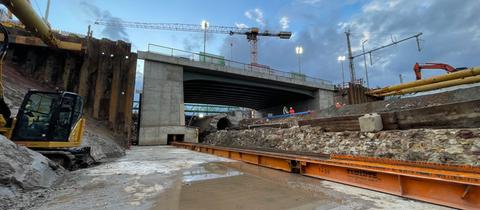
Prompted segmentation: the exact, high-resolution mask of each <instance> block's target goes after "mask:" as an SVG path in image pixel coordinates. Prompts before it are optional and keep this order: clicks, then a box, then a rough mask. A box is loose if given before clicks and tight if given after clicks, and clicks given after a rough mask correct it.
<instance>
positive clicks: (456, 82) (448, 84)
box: [377, 75, 480, 96]
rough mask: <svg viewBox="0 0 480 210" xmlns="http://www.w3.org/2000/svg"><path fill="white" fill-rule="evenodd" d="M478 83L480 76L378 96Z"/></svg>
mask: <svg viewBox="0 0 480 210" xmlns="http://www.w3.org/2000/svg"><path fill="white" fill-rule="evenodd" d="M477 82H480V75H477V76H471V77H466V78H461V79H454V80H449V81H444V82H437V83H433V84H428V85H422V86H417V87H411V88H405V89H401V90H397V91H392V92H388V93H380V94H378V95H377V96H391V95H403V94H407V93H416V92H423V91H429V90H436V89H440V88H445V87H451V86H456V85H463V84H471V83H477Z"/></svg>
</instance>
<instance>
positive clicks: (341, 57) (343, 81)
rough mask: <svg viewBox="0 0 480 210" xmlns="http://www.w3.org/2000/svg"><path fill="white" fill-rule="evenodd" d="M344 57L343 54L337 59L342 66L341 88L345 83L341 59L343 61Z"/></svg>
mask: <svg viewBox="0 0 480 210" xmlns="http://www.w3.org/2000/svg"><path fill="white" fill-rule="evenodd" d="M345 59H346V57H345V56H344V55H341V56H338V58H337V61H338V62H340V65H341V66H342V88H343V85H344V84H345V73H344V72H343V61H345Z"/></svg>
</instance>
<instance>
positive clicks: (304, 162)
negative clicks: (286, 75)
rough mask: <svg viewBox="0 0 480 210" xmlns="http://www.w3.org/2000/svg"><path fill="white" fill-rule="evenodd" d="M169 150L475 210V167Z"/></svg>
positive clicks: (478, 180)
mask: <svg viewBox="0 0 480 210" xmlns="http://www.w3.org/2000/svg"><path fill="white" fill-rule="evenodd" d="M173 145H174V146H177V147H180V148H185V149H190V150H194V151H197V152H203V153H209V154H213V155H217V156H221V157H225V158H230V159H234V160H238V161H243V162H246V163H250V164H255V165H259V166H264V167H268V168H273V169H278V170H282V171H286V172H291V173H299V174H301V175H304V176H309V177H315V178H320V179H325V180H329V181H334V182H339V183H343V184H348V185H353V186H357V187H361V188H366V189H370V190H375V191H380V192H384V193H388V194H392V195H397V196H401V197H405V198H410V199H415V200H421V201H426V202H430V203H434V204H439V205H444V206H449V207H454V208H460V209H479V208H480V167H474V166H460V165H445V164H436V163H428V162H412V161H402V160H392V159H385V158H371V157H359V156H351V155H337V154H331V155H325V154H318V155H313V154H302V153H299V154H296V153H292V152H289V153H285V152H280V151H265V150H258V149H243V148H231V147H220V146H211V145H204V144H194V143H184V142H174V143H173Z"/></svg>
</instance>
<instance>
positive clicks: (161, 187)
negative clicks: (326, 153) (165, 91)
mask: <svg viewBox="0 0 480 210" xmlns="http://www.w3.org/2000/svg"><path fill="white" fill-rule="evenodd" d="M72 207H74V209H173V210H174V209H446V208H444V207H440V206H436V205H431V204H427V203H423V202H417V201H412V200H406V199H403V198H400V197H396V196H391V195H387V194H383V193H378V192H374V191H370V190H364V189H360V188H355V187H349V186H345V185H341V184H336V183H332V182H328V181H321V180H319V179H314V178H309V177H304V176H301V175H298V174H289V173H284V172H281V171H277V170H273V169H268V168H263V167H258V166H254V165H250V164H246V163H241V162H236V161H232V160H228V159H224V158H220V157H216V156H212V155H208V154H203V153H197V152H193V151H190V150H184V149H178V148H174V147H169V146H156V147H134V148H133V149H132V150H129V151H127V155H126V156H124V157H122V158H120V159H117V160H115V161H113V162H110V163H106V164H102V165H99V166H96V167H93V168H87V169H82V170H78V171H75V172H72V173H71V174H69V175H68V179H67V180H66V181H65V182H64V183H63V184H62V185H60V186H58V187H56V188H54V189H52V190H51V191H50V192H49V193H48V195H46V197H45V198H44V200H42V201H37V203H36V205H34V206H31V207H30V208H31V209H45V210H46V209H48V210H56V209H72Z"/></svg>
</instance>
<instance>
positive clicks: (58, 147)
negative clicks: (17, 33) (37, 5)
mask: <svg viewBox="0 0 480 210" xmlns="http://www.w3.org/2000/svg"><path fill="white" fill-rule="evenodd" d="M1 3H3V4H4V5H5V6H7V7H8V8H9V9H10V11H12V13H13V14H15V15H16V16H17V18H18V19H19V20H20V21H21V22H22V23H24V24H25V26H26V28H27V29H30V30H31V31H32V32H33V33H34V34H37V35H38V36H39V37H40V38H41V39H42V40H43V41H44V43H46V44H47V45H48V46H50V47H54V48H58V47H59V46H60V45H61V44H59V43H61V42H60V41H58V40H57V39H56V38H55V37H54V36H53V34H52V31H51V30H50V28H49V27H48V25H46V24H45V22H44V21H43V20H42V19H41V18H40V17H38V16H37V15H36V14H35V12H34V11H33V9H32V8H31V6H30V4H28V2H26V1H25V0H11V1H6V0H2V1H1ZM29 12H32V13H29ZM0 31H1V32H2V34H3V37H4V39H3V43H1V46H0V56H1V57H0V58H1V60H0V88H1V89H0V108H1V110H0V134H2V135H4V136H6V137H7V138H9V139H11V140H12V141H14V142H15V143H17V144H19V145H24V146H26V147H28V148H30V149H33V150H36V151H38V152H40V153H41V154H43V155H45V156H46V157H48V158H50V159H52V160H54V161H56V162H58V163H59V164H61V165H63V166H64V167H65V168H67V169H75V168H77V167H84V166H87V165H89V164H90V163H91V162H93V159H92V157H91V156H90V148H89V147H83V148H82V147H81V142H82V135H83V129H84V126H85V119H83V118H82V112H83V98H82V97H81V96H80V95H78V94H76V93H72V92H64V91H55V92H46V91H36V90H30V91H28V93H27V94H26V95H25V97H24V99H23V102H22V104H21V106H20V109H19V110H18V113H17V115H16V117H13V118H12V117H11V112H10V110H9V108H8V106H7V104H6V103H5V100H4V88H3V87H4V86H3V82H2V79H3V78H1V77H2V76H3V72H2V69H3V59H4V58H5V55H6V53H7V50H8V44H9V39H8V31H7V29H6V28H5V27H4V26H3V25H1V24H0Z"/></svg>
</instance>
